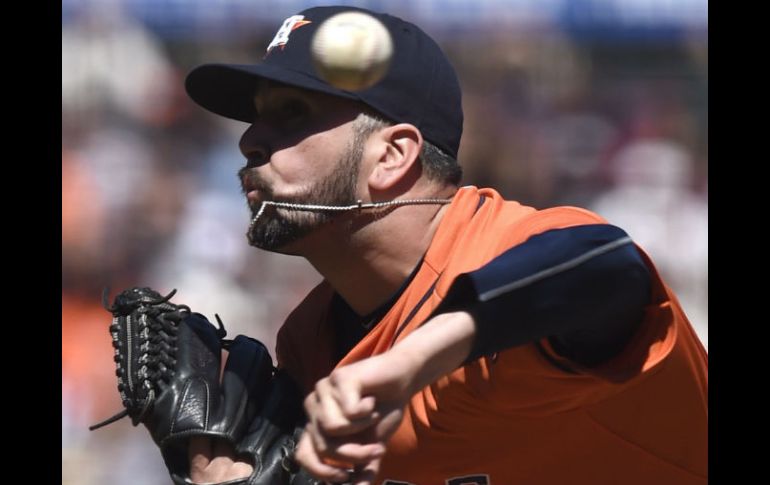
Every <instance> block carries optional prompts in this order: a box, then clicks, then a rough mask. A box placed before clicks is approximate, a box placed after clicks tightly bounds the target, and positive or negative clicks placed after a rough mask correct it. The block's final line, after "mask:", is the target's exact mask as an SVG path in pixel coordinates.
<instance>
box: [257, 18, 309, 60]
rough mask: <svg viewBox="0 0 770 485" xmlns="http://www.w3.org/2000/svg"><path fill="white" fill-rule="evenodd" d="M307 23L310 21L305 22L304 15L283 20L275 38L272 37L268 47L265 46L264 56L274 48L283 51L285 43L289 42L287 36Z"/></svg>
mask: <svg viewBox="0 0 770 485" xmlns="http://www.w3.org/2000/svg"><path fill="white" fill-rule="evenodd" d="M309 23H311V21H310V20H305V16H304V15H292V16H291V17H289V18H287V19H286V20H284V21H283V25H281V28H280V29H278V32H277V33H276V34H275V37H273V40H272V41H271V42H270V45H268V46H267V51H266V52H265V56H267V55H268V54H270V51H271V50H273V48H275V47H280V48H281V49H282V50H283V48H284V46H285V45H286V43H287V42H289V35H290V34H291V33H292V32H293V31H295V30H296V29H298V28H300V27H302V26H303V25H307V24H309Z"/></svg>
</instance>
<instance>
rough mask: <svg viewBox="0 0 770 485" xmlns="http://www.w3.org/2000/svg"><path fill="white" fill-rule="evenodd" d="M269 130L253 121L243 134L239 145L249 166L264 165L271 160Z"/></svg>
mask: <svg viewBox="0 0 770 485" xmlns="http://www.w3.org/2000/svg"><path fill="white" fill-rule="evenodd" d="M267 130H268V128H267V127H265V126H264V125H263V124H261V123H259V122H255V123H252V124H251V126H249V127H248V128H247V129H246V131H245V132H244V133H243V135H242V136H241V140H240V142H239V143H238V147H239V148H240V150H241V153H242V154H243V156H244V157H246V160H247V166H248V167H253V166H258V165H264V164H265V163H267V162H268V161H270V155H271V154H272V150H271V149H270V145H269V144H268V142H267V140H268V136H269V134H268V133H266V131H267Z"/></svg>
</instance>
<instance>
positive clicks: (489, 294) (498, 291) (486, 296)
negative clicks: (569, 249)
mask: <svg viewBox="0 0 770 485" xmlns="http://www.w3.org/2000/svg"><path fill="white" fill-rule="evenodd" d="M631 242H633V241H632V240H631V237H629V236H625V237H622V238H620V239H616V240H614V241H610V242H608V243H607V244H604V245H602V246H599V247H598V248H594V249H592V250H590V251H588V252H586V253H584V254H581V255H580V256H577V257H575V258H572V259H570V260H569V261H565V262H563V263H560V264H557V265H556V266H552V267H550V268H546V269H544V270H541V271H538V272H537V273H535V274H533V275H529V276H526V277H524V278H521V279H520V280H516V281H512V282H510V283H508V284H505V285H503V286H500V287H498V288H494V289H492V290H488V291H485V292H484V293H482V294H480V295H479V300H480V301H489V300H491V299H492V298H495V297H497V296H500V295H502V294H503V293H508V292H511V291H513V290H518V289H519V288H523V287H524V286H528V285H531V284H533V283H536V282H538V281H540V280H543V279H545V278H548V277H549V276H553V275H555V274H558V273H562V272H564V271H567V270H568V269H572V268H574V267H575V266H578V265H580V264H582V263H584V262H586V261H588V260H589V259H592V258H595V257H596V256H601V255H602V254H604V253H607V252H610V251H612V250H613V249H616V248H618V247H620V246H623V245H625V244H629V243H631Z"/></svg>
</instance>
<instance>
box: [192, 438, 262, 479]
mask: <svg viewBox="0 0 770 485" xmlns="http://www.w3.org/2000/svg"><path fill="white" fill-rule="evenodd" d="M188 456H189V458H190V479H191V480H193V481H194V482H221V481H225V480H232V479H236V478H245V477H248V476H250V475H251V473H252V472H253V471H254V468H253V467H252V466H251V464H249V463H246V462H244V461H238V460H237V458H236V456H235V449H234V448H233V446H232V445H231V444H230V443H228V442H226V441H224V440H217V439H212V438H209V437H192V438H190V443H189V448H188Z"/></svg>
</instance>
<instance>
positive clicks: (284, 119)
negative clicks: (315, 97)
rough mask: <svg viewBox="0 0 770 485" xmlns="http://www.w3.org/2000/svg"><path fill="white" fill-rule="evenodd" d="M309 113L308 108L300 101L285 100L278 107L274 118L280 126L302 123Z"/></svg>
mask: <svg viewBox="0 0 770 485" xmlns="http://www.w3.org/2000/svg"><path fill="white" fill-rule="evenodd" d="M309 113H310V106H308V104H307V103H306V102H305V101H303V100H301V99H287V100H285V101H282V102H281V104H280V105H279V107H278V110H277V113H276V117H277V118H278V121H279V122H281V123H282V124H292V123H297V122H300V121H302V120H303V119H304V118H305V117H306V116H307V115H308V114H309Z"/></svg>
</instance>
